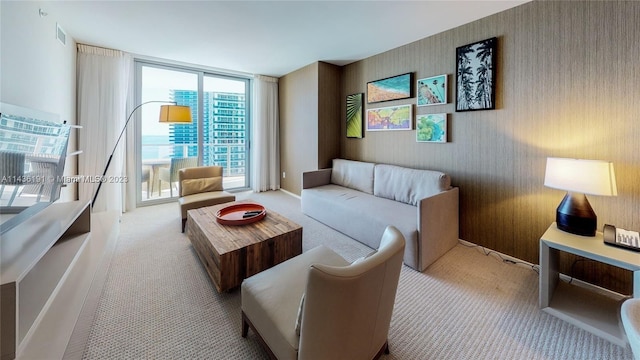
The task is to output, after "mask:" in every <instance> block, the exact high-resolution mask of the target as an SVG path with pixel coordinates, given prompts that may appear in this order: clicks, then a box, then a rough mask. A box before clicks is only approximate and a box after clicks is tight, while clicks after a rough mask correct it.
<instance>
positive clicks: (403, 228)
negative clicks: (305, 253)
mask: <svg viewBox="0 0 640 360" xmlns="http://www.w3.org/2000/svg"><path fill="white" fill-rule="evenodd" d="M301 206H302V212H303V213H304V214H306V215H308V216H311V217H312V218H314V219H316V220H318V221H320V222H321V223H323V224H326V225H329V226H330V227H332V228H334V229H336V230H338V231H340V232H341V233H343V234H345V235H347V236H349V237H351V238H353V239H357V240H358V241H359V242H361V243H363V244H365V245H367V246H369V247H371V248H372V249H376V248H378V246H379V245H380V239H381V237H382V234H383V233H384V230H385V228H386V227H387V225H393V226H395V227H397V228H398V230H400V232H402V235H403V236H404V237H405V240H406V247H405V256H404V262H405V264H407V265H408V266H410V267H412V268H414V269H416V268H418V260H417V259H418V258H417V256H418V245H417V244H418V229H417V226H418V225H417V222H416V219H417V208H416V207H415V206H412V205H409V204H405V203H402V202H398V201H393V200H389V199H385V198H382V197H376V196H373V195H370V194H365V193H363V192H362V191H357V190H353V189H348V188H346V187H342V186H338V185H334V184H329V185H323V186H318V187H314V188H311V189H304V190H302V200H301Z"/></svg>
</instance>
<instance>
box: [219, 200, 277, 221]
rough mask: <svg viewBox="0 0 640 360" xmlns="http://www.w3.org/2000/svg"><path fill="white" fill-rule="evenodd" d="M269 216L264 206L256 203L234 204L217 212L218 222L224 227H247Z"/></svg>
mask: <svg viewBox="0 0 640 360" xmlns="http://www.w3.org/2000/svg"><path fill="white" fill-rule="evenodd" d="M266 215H267V210H266V209H265V208H264V206H262V205H260V204H254V203H241V204H233V205H229V206H226V207H223V208H222V209H220V210H218V211H217V212H216V220H217V221H218V223H220V224H222V225H246V224H251V223H254V222H256V221H260V220H262V219H263V218H264V217H265V216H266Z"/></svg>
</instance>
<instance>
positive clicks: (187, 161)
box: [158, 157, 198, 197]
mask: <svg viewBox="0 0 640 360" xmlns="http://www.w3.org/2000/svg"><path fill="white" fill-rule="evenodd" d="M195 166H198V158H195V157H187V158H171V164H170V165H169V167H168V168H166V167H162V168H160V170H159V171H158V195H160V192H161V191H162V182H163V181H164V182H168V183H169V194H170V195H171V197H173V184H174V183H175V182H176V181H178V171H179V170H180V169H184V168H189V167H195Z"/></svg>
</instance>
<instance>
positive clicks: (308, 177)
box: [302, 169, 331, 189]
mask: <svg viewBox="0 0 640 360" xmlns="http://www.w3.org/2000/svg"><path fill="white" fill-rule="evenodd" d="M330 183H331V169H320V170H314V171H307V172H303V173H302V188H303V189H309V188H313V187H316V186H321V185H328V184H330Z"/></svg>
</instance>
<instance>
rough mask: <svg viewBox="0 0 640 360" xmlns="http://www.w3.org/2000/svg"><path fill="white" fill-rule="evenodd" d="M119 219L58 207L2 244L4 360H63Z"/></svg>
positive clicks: (82, 205)
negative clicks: (42, 359)
mask: <svg viewBox="0 0 640 360" xmlns="http://www.w3.org/2000/svg"><path fill="white" fill-rule="evenodd" d="M117 234H118V214H117V213H114V214H111V213H100V214H98V215H97V216H96V215H95V214H92V213H91V207H90V206H89V203H88V202H80V201H73V202H65V203H53V204H51V205H49V206H47V207H46V208H45V209H43V210H42V211H40V212H37V213H36V214H34V215H33V216H32V217H31V218H29V219H27V220H26V221H24V222H22V223H21V224H20V225H18V226H16V227H15V228H13V229H11V230H10V231H8V232H6V233H5V234H3V235H2V238H1V239H0V241H1V244H0V246H1V247H0V250H1V251H0V256H1V262H0V280H1V285H0V286H1V287H0V310H1V314H0V315H1V317H2V329H1V330H2V332H1V349H2V359H3V360H4V359H13V358H14V357H16V356H18V357H21V356H24V357H25V358H42V357H43V356H44V357H46V358H62V355H63V354H64V350H65V348H66V346H67V343H68V341H69V338H70V337H71V333H72V331H73V328H74V326H75V323H76V321H77V318H78V316H79V314H80V311H81V309H82V306H83V303H84V300H85V297H86V295H87V292H88V290H89V287H90V286H91V282H92V280H93V275H94V274H95V271H96V269H97V264H98V263H99V262H100V258H101V256H102V254H103V252H104V249H105V247H106V246H107V244H108V243H109V242H113V243H115V238H116V237H117Z"/></svg>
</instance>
